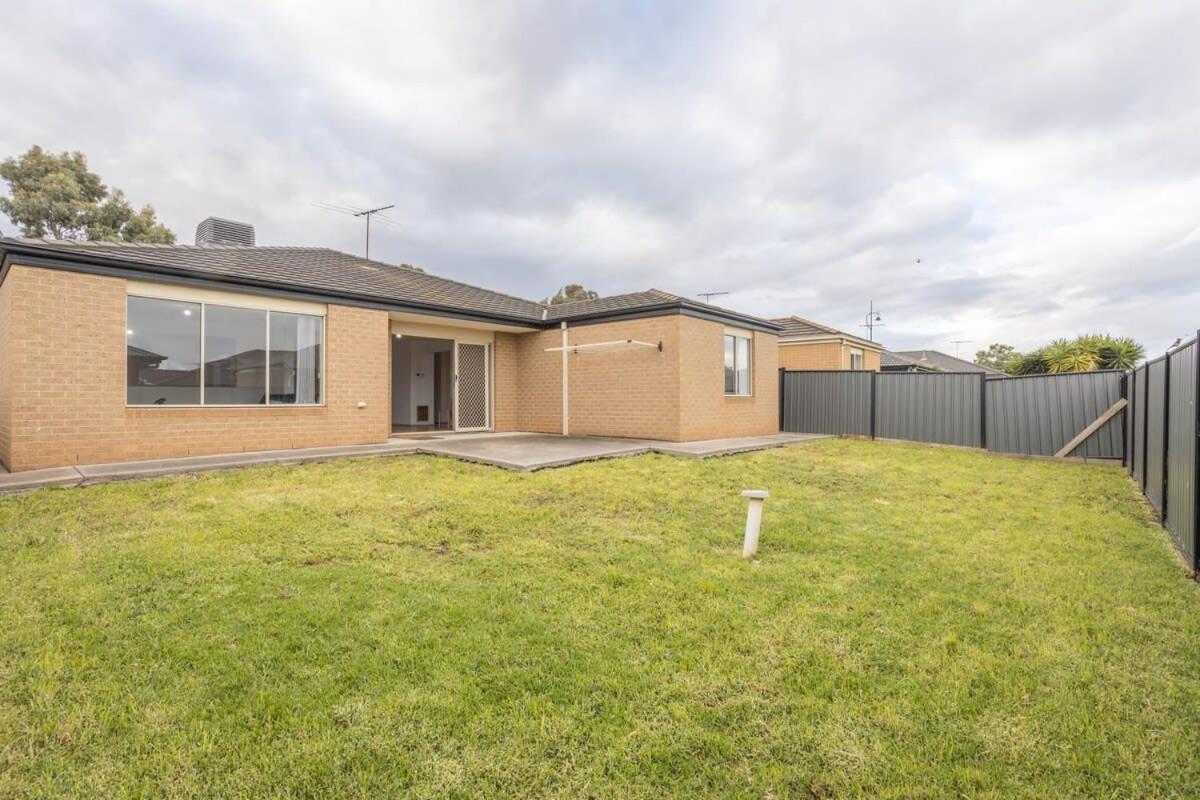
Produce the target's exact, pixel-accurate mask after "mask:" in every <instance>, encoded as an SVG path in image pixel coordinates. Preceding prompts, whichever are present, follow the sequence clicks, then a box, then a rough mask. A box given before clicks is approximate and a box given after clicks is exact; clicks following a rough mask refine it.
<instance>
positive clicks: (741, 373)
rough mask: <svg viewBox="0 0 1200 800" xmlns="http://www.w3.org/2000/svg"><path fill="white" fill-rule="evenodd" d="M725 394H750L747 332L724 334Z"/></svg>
mask: <svg viewBox="0 0 1200 800" xmlns="http://www.w3.org/2000/svg"><path fill="white" fill-rule="evenodd" d="M725 394H732V395H748V394H750V335H749V334H737V333H726V334H725Z"/></svg>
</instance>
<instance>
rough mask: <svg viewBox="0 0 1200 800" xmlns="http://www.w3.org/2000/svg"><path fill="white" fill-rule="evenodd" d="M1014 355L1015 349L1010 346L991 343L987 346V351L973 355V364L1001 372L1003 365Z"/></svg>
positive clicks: (1015, 353)
mask: <svg viewBox="0 0 1200 800" xmlns="http://www.w3.org/2000/svg"><path fill="white" fill-rule="evenodd" d="M1015 355H1017V349H1016V348H1015V347H1013V346H1012V345H1009V344H1001V343H1000V342H993V343H992V344H990V345H988V349H987V350H980V351H979V352H977V353H975V363H976V364H978V365H979V366H981V367H991V368H992V369H1001V370H1002V369H1004V365H1005V364H1007V363H1008V362H1009V360H1010V359H1011V358H1012V357H1013V356H1015Z"/></svg>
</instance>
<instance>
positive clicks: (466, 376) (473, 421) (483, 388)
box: [454, 342, 491, 431]
mask: <svg viewBox="0 0 1200 800" xmlns="http://www.w3.org/2000/svg"><path fill="white" fill-rule="evenodd" d="M488 349H489V345H486V344H465V343H463V342H456V343H455V348H454V356H455V358H454V369H455V377H456V379H457V380H456V382H455V391H454V403H455V408H456V412H457V413H455V415H454V419H455V420H456V421H457V423H458V430H460V431H486V430H487V429H488V428H489V427H490V423H491V420H490V419H489V418H488V417H489V411H490V408H491V403H490V402H489V399H490V398H489V397H488V394H489V386H490V384H491V381H490V380H489V376H488V355H489V354H488Z"/></svg>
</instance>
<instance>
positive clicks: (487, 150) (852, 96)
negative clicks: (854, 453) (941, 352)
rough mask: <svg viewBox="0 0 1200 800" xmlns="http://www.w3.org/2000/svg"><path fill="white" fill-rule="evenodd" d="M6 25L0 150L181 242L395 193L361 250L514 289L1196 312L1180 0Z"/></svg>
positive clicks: (1165, 317) (1152, 326)
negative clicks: (85, 163)
mask: <svg viewBox="0 0 1200 800" xmlns="http://www.w3.org/2000/svg"><path fill="white" fill-rule="evenodd" d="M8 22H9V26H10V27H13V28H14V30H15V32H16V33H17V34H18V35H16V36H14V37H12V39H13V44H12V46H10V47H8V48H6V49H5V50H4V51H0V70H3V71H4V73H5V75H6V77H8V80H7V81H6V82H5V83H6V86H7V87H9V90H10V92H9V93H10V96H9V97H8V98H6V99H7V101H8V105H9V107H15V108H20V109H22V112H23V113H22V114H20V115H17V116H16V117H13V118H11V122H10V124H8V125H6V126H5V127H3V128H0V148H2V149H3V152H4V154H7V153H12V152H19V151H21V150H23V149H25V148H26V147H28V145H29V144H32V143H34V142H38V143H41V144H43V145H45V146H48V147H54V148H57V149H80V150H83V151H85V152H86V153H88V155H89V156H90V157H91V159H92V161H93V164H94V166H95V167H96V168H97V169H98V170H99V171H101V173H102V174H103V175H104V176H105V178H106V179H108V180H109V181H110V182H112V183H114V184H117V185H121V186H123V187H125V188H126V189H127V190H129V191H130V193H131V195H132V196H133V197H134V199H135V200H138V201H149V202H152V203H154V204H155V205H156V207H158V209H159V210H160V213H161V215H162V216H163V217H164V219H166V221H167V222H168V223H169V224H171V225H172V226H173V227H174V228H175V229H176V230H177V232H179V233H180V235H181V237H183V238H184V239H186V238H187V237H188V236H189V235H190V231H191V229H192V227H193V226H194V225H195V223H196V221H197V220H199V219H200V218H202V217H203V216H205V215H207V214H209V213H223V214H226V215H230V216H240V217H243V218H246V219H248V220H249V221H251V222H254V223H255V224H256V225H257V226H258V228H259V232H260V240H261V241H264V242H277V243H283V242H288V243H310V244H326V245H329V246H334V247H340V248H343V249H348V250H354V251H357V250H358V249H360V247H361V235H362V231H361V228H360V227H359V226H358V224H356V223H355V222H354V221H352V220H349V219H348V218H344V217H338V216H337V215H332V214H328V213H327V212H324V211H321V210H319V209H316V208H314V207H313V203H314V202H318V201H332V202H342V203H351V204H362V205H365V204H366V203H370V202H395V203H396V204H397V209H396V210H395V212H393V213H394V215H395V217H396V219H398V220H399V221H400V223H401V225H400V228H399V229H396V228H393V227H387V226H380V227H379V228H378V229H377V232H376V233H375V235H374V243H373V246H372V253H373V255H377V256H379V257H383V258H386V259H388V260H393V261H406V262H410V263H418V264H421V265H423V266H425V267H426V268H428V269H430V270H432V271H436V272H439V273H441V274H445V275H447V276H450V277H455V278H458V279H461V280H468V281H474V282H478V283H483V284H487V285H489V286H494V287H496V288H498V289H501V290H504V291H510V292H514V293H518V294H523V295H526V296H532V297H540V296H543V295H546V294H548V293H550V292H552V291H553V290H554V289H555V288H556V287H557V286H559V285H561V284H562V283H565V282H568V281H581V282H584V283H586V284H589V285H592V286H595V287H596V288H599V289H600V290H602V291H604V292H610V293H611V292H618V291H627V290H633V289H639V288H644V287H646V286H651V285H654V286H658V287H659V288H663V289H667V290H672V291H677V292H680V293H685V294H694V293H696V292H699V291H705V290H714V289H727V290H730V291H731V292H733V293H732V294H731V295H730V296H729V297H728V298H725V299H726V300H727V301H728V302H729V303H730V304H736V305H737V307H739V308H741V309H742V310H744V311H749V312H753V313H761V314H782V313H798V314H802V315H806V316H811V317H815V318H818V319H822V320H824V321H827V322H829V323H830V324H835V325H839V326H843V327H849V328H854V326H856V325H857V324H858V322H859V321H860V320H861V319H862V316H863V314H864V313H865V311H866V304H867V302H868V301H869V300H871V299H875V300H876V301H877V302H878V303H880V304H881V305H882V306H883V307H884V308H885V310H886V314H887V317H888V328H887V329H885V330H886V332H887V333H886V336H887V337H888V341H893V340H894V341H895V342H896V343H898V344H897V346H901V345H903V346H917V347H919V346H941V347H942V348H943V349H945V347H947V346H948V345H947V343H948V341H949V340H950V339H952V338H954V339H958V338H969V339H973V340H976V341H979V342H980V343H981V346H982V344H985V343H986V341H992V340H1006V341H1010V342H1012V343H1013V344H1016V345H1018V346H1030V345H1033V344H1036V343H1038V342H1040V341H1044V340H1045V339H1047V338H1049V337H1050V336H1052V335H1067V334H1070V333H1072V332H1081V331H1083V330H1092V329H1096V328H1101V327H1106V326H1109V325H1110V324H1111V325H1114V326H1115V325H1116V324H1118V323H1119V324H1120V325H1121V326H1122V327H1121V332H1125V333H1132V334H1134V335H1138V336H1141V337H1143V338H1144V339H1145V340H1146V342H1147V344H1149V345H1151V346H1152V347H1153V346H1158V345H1160V344H1163V343H1165V342H1164V341H1163V340H1165V341H1170V339H1172V338H1174V336H1175V335H1179V334H1182V333H1185V332H1186V331H1187V330H1190V329H1192V328H1194V327H1195V326H1196V323H1197V318H1195V317H1193V316H1192V315H1193V314H1194V311H1193V310H1192V309H1194V307H1195V305H1196V304H1195V302H1194V301H1195V295H1196V294H1197V289H1200V287H1197V286H1196V284H1195V281H1194V280H1193V279H1192V278H1191V268H1192V265H1194V264H1195V263H1196V256H1197V255H1200V252H1198V246H1197V243H1196V241H1197V240H1195V239H1193V240H1190V241H1189V240H1188V239H1187V236H1188V234H1189V232H1192V231H1194V230H1195V229H1196V226H1197V224H1196V222H1195V217H1194V211H1192V210H1191V209H1194V208H1196V207H1200V202H1198V201H1200V149H1197V148H1196V147H1195V142H1196V141H1197V138H1198V134H1200V108H1198V107H1197V105H1196V103H1195V102H1194V99H1195V97H1196V96H1198V95H1200V92H1198V89H1200V69H1198V67H1200V55H1197V51H1196V48H1195V47H1194V39H1195V35H1196V33H1197V32H1198V31H1200V12H1198V10H1197V8H1196V7H1195V5H1194V4H1193V3H1189V2H1183V1H1182V0H1181V1H1180V2H1159V3H1152V4H1146V3H1132V2H1131V3H1116V2H1106V3H1095V2H1070V3H1061V4H1053V5H1051V6H1047V5H1046V4H1044V3H1037V4H1034V3H1015V4H1014V3H1008V2H1005V3H999V2H997V3H971V4H933V3H918V4H904V5H903V6H901V5H897V4H894V3H884V2H878V3H866V4H862V5H861V6H859V7H857V8H856V9H854V10H848V9H846V8H845V7H844V6H831V5H828V4H815V3H814V4H810V3H803V4H798V3H778V4H773V3H764V4H743V3H732V2H731V3H720V2H706V3H688V2H670V3H641V2H633V0H629V1H628V2H621V3H577V4H565V3H518V4H478V5H476V6H473V7H472V6H461V5H449V4H437V5H434V4H429V5H423V4H420V3H412V4H396V5H394V6H391V5H389V6H378V5H372V6H370V7H367V6H359V5H356V4H344V5H343V6H340V7H339V9H338V13H337V14H336V15H334V14H333V13H332V11H331V10H330V8H329V7H328V6H327V5H321V4H313V5H311V6H308V5H305V4H297V3H291V2H289V3H282V2H278V3H275V4H270V3H268V4H253V5H250V4H247V5H245V6H243V7H242V8H241V11H240V13H238V14H231V13H226V11H224V10H221V9H205V8H199V7H193V6H191V5H188V4H169V5H162V4H149V3H137V2H126V3H117V4H106V5H104V7H103V8H101V7H99V6H95V7H86V8H82V9H81V8H78V7H77V6H76V5H75V4H65V5H55V4H52V3H51V4H47V3H33V2H17V3H16V4H15V7H14V8H13V9H12V10H11V11H10V13H9V18H8ZM34 60H36V61H37V62H38V63H39V64H40V65H41V66H42V71H43V72H44V76H43V81H41V82H40V83H34V82H31V81H29V80H27V79H26V78H24V65H25V64H28V63H31V62H32V61H34ZM918 256H920V257H921V258H922V263H921V265H917V264H916V258H917V257H918ZM1110 321H1112V322H1111V323H1110Z"/></svg>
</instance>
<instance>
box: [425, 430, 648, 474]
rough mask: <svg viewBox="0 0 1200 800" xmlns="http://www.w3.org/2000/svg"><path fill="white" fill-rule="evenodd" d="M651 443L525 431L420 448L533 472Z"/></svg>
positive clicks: (642, 449) (628, 452) (644, 449)
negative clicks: (543, 434) (532, 433)
mask: <svg viewBox="0 0 1200 800" xmlns="http://www.w3.org/2000/svg"><path fill="white" fill-rule="evenodd" d="M650 444H651V443H650V442H647V441H644V440H641V439H602V438H599V437H590V436H586V437H585V436H580V437H563V436H538V435H521V436H494V437H489V438H480V439H469V438H459V439H454V440H451V441H443V442H422V443H421V448H420V450H421V452H422V453H429V454H432V455H440V456H450V457H451V458H458V459H461V460H463V461H473V462H476V463H479V464H490V465H491V466H493V467H503V468H504V469H513V470H518V471H521V472H532V471H533V470H538V469H547V468H549V467H565V466H567V465H569V464H578V463H580V462H582V461H594V460H596V459H599V458H616V457H618V456H634V455H640V454H641V453H648V452H650V450H651V448H650Z"/></svg>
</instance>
